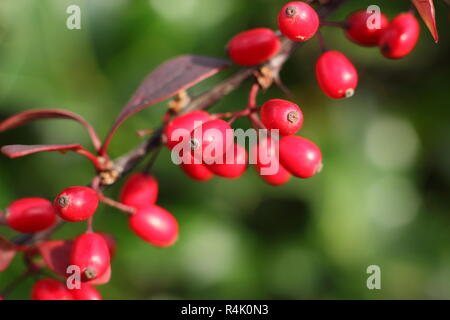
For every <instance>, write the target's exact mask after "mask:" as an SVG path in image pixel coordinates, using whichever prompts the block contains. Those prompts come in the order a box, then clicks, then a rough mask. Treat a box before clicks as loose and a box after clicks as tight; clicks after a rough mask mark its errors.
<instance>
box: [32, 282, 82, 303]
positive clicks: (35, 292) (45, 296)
mask: <svg viewBox="0 0 450 320" xmlns="http://www.w3.org/2000/svg"><path fill="white" fill-rule="evenodd" d="M31 299H33V300H74V297H73V295H72V293H70V291H69V290H68V289H67V287H66V286H65V285H64V283H62V282H60V281H58V280H56V279H51V278H45V279H41V280H39V281H37V282H36V283H35V284H34V285H33V288H32V289H31Z"/></svg>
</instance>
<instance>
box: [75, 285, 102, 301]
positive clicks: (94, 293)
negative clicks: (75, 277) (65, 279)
mask: <svg viewBox="0 0 450 320" xmlns="http://www.w3.org/2000/svg"><path fill="white" fill-rule="evenodd" d="M69 292H70V293H71V294H72V296H73V297H74V299H75V300H102V296H101V294H100V292H98V290H97V289H96V288H95V287H94V286H93V285H91V284H89V283H80V288H79V289H69Z"/></svg>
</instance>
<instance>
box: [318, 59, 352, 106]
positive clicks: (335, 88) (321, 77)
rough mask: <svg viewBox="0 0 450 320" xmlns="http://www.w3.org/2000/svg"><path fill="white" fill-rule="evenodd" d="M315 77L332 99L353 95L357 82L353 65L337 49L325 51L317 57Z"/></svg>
mask: <svg viewBox="0 0 450 320" xmlns="http://www.w3.org/2000/svg"><path fill="white" fill-rule="evenodd" d="M316 78H317V82H318V83H319V86H320V88H321V89H322V91H323V92H325V93H326V94H327V95H328V96H329V97H330V98H334V99H341V98H349V97H351V96H353V94H354V93H355V89H356V85H357V84H358V73H357V72H356V69H355V67H354V66H353V64H352V63H351V62H350V60H348V59H347V57H346V56H344V55H343V54H342V53H340V52H338V51H327V52H324V53H323V54H322V55H321V56H320V57H319V59H318V60H317V63H316Z"/></svg>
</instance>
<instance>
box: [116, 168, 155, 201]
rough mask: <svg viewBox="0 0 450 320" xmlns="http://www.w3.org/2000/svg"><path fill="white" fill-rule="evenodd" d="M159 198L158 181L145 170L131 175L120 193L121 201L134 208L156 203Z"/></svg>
mask: <svg viewBox="0 0 450 320" xmlns="http://www.w3.org/2000/svg"><path fill="white" fill-rule="evenodd" d="M157 198H158V182H157V181H156V179H155V178H154V177H152V176H150V175H148V174H146V173H143V172H138V173H135V174H133V175H131V176H130V177H129V178H128V180H127V181H126V182H125V184H124V185H123V187H122V190H121V193H120V202H122V203H123V204H126V205H127V206H130V207H134V208H137V207H139V206H145V205H148V204H154V203H155V202H156V199H157Z"/></svg>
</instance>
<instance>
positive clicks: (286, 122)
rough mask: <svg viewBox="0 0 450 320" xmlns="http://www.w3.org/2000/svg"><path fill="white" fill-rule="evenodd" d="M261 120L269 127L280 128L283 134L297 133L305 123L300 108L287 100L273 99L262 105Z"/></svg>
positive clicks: (280, 132)
mask: <svg viewBox="0 0 450 320" xmlns="http://www.w3.org/2000/svg"><path fill="white" fill-rule="evenodd" d="M260 115H261V121H262V123H263V124H264V126H265V127H266V128H267V129H269V130H270V129H278V130H279V134H280V135H282V136H290V135H293V134H295V133H296V132H297V131H298V130H299V129H300V128H301V127H302V124H303V113H302V111H301V110H300V108H299V107H298V106H297V105H296V104H295V103H292V102H290V101H287V100H282V99H272V100H269V101H266V103H264V104H263V106H262V107H261V113H260Z"/></svg>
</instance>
